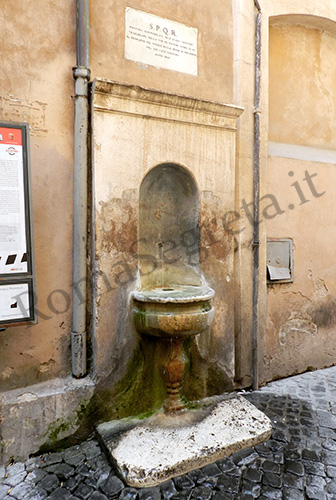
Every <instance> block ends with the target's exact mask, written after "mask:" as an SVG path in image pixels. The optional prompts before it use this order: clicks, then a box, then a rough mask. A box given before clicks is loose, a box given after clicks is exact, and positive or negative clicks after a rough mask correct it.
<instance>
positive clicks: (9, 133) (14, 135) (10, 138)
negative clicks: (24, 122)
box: [0, 127, 22, 146]
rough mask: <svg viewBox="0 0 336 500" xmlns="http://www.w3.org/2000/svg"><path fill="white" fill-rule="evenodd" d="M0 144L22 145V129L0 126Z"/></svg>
mask: <svg viewBox="0 0 336 500" xmlns="http://www.w3.org/2000/svg"><path fill="white" fill-rule="evenodd" d="M0 144H8V145H11V146H22V130H21V129H19V128H4V127H0Z"/></svg>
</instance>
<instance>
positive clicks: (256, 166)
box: [252, 0, 261, 391]
mask: <svg viewBox="0 0 336 500" xmlns="http://www.w3.org/2000/svg"><path fill="white" fill-rule="evenodd" d="M254 5H255V7H256V9H257V11H258V12H257V17H256V33H255V87H254V88H255V90H254V148H253V220H254V224H253V242H252V247H253V296H252V302H253V327H252V371H253V373H252V377H253V389H254V390H255V391H256V390H258V388H259V371H258V363H259V357H258V331H259V247H260V241H259V217H260V62H261V9H260V5H259V2H258V0H254Z"/></svg>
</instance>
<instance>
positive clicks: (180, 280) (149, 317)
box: [131, 163, 215, 413]
mask: <svg viewBox="0 0 336 500" xmlns="http://www.w3.org/2000/svg"><path fill="white" fill-rule="evenodd" d="M199 240H200V234H199V197H198V191H197V187H196V183H195V181H194V179H193V177H192V175H191V174H190V173H189V172H188V171H187V170H186V169H185V168H183V167H181V166H179V165H176V164H172V163H169V164H161V165H158V166H157V167H155V168H153V169H152V170H150V172H149V173H148V174H147V175H146V176H145V178H144V180H143V182H142V184H141V187H140V208H139V247H140V249H139V250H140V251H139V255H140V257H139V271H140V286H139V290H136V291H133V292H132V294H131V295H132V301H133V304H132V314H133V317H134V323H135V326H136V329H137V331H138V332H139V333H140V334H142V335H150V336H154V337H158V338H160V339H162V340H163V341H164V344H165V349H164V350H165V353H164V356H163V358H164V360H163V365H162V367H160V368H161V372H162V374H163V376H164V379H165V383H166V387H167V399H166V401H165V404H164V408H165V411H166V412H167V413H171V412H176V411H180V410H182V409H184V408H185V404H184V403H183V401H182V399H181V395H180V390H181V384H182V380H183V372H184V364H185V361H184V359H185V358H184V355H183V339H185V338H186V337H190V336H194V335H199V334H201V333H202V332H204V331H206V330H207V329H208V328H209V327H210V325H211V323H212V320H213V317H214V308H213V305H212V298H213V297H214V294H215V293H214V291H213V290H212V288H210V287H209V286H206V285H205V284H204V279H203V278H202V274H201V269H200V259H199ZM150 256H153V257H154V259H153V261H151V260H150V270H148V265H149V262H148V259H149V257H150ZM152 262H155V263H156V267H153V265H152Z"/></svg>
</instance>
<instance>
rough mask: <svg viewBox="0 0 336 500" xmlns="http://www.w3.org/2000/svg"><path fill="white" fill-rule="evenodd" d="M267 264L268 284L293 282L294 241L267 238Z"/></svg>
mask: <svg viewBox="0 0 336 500" xmlns="http://www.w3.org/2000/svg"><path fill="white" fill-rule="evenodd" d="M266 263H267V264H266V265H267V282H268V283H291V282H293V280H294V272H293V240H292V239H291V238H267V258H266Z"/></svg>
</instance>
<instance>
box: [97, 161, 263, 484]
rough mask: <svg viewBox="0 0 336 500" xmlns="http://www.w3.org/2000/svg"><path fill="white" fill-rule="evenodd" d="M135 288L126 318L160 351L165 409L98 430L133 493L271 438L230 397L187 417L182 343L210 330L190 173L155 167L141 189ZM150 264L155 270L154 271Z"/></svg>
mask: <svg viewBox="0 0 336 500" xmlns="http://www.w3.org/2000/svg"><path fill="white" fill-rule="evenodd" d="M138 241H139V247H140V251H139V271H140V273H139V274H140V282H139V286H138V288H137V289H136V290H134V291H132V292H131V316H132V318H133V321H134V324H135V327H136V330H137V332H138V333H139V334H140V335H144V336H149V337H153V338H154V339H157V340H158V341H159V342H161V343H162V344H163V346H164V349H163V355H162V359H161V361H160V366H159V371H160V372H161V373H162V376H163V378H164V380H165V384H166V389H167V397H166V400H165V402H164V405H163V410H162V411H159V412H157V413H156V414H154V415H153V416H152V417H150V418H148V419H146V420H145V421H143V422H140V421H139V420H138V421H137V420H136V419H126V420H124V421H119V422H109V423H106V424H101V425H100V426H99V427H98V434H99V436H100V438H101V441H102V443H103V445H104V446H105V449H106V451H107V453H108V455H109V456H110V458H111V460H112V461H113V463H114V464H115V465H116V466H117V469H118V472H119V474H120V475H121V477H122V478H123V479H124V480H125V481H126V482H127V484H129V485H130V486H137V487H144V486H154V485H156V484H158V483H161V482H163V481H165V480H167V479H168V478H170V477H172V476H175V475H179V474H182V473H185V472H188V471H189V470H192V469H194V468H198V467H200V466H203V465H206V464H208V463H210V462H213V461H215V460H217V459H219V458H222V457H223V456H225V455H226V454H230V453H232V452H234V451H237V450H238V449H240V448H241V447H244V446H249V445H253V444H257V443H259V442H260V441H262V440H264V439H265V438H267V437H269V435H270V432H271V425H270V422H269V421H268V419H267V417H265V415H263V414H262V413H261V412H259V410H257V409H256V408H255V407H253V406H252V405H251V404H250V403H248V401H246V400H245V399H244V398H240V397H238V396H235V395H231V396H224V397H223V396H222V397H217V398H210V399H209V400H207V401H203V402H198V403H197V405H196V406H197V409H194V410H190V409H189V410H187V405H186V402H185V398H183V396H182V395H181V389H182V382H183V373H184V367H185V356H184V353H183V341H184V339H186V338H188V337H192V336H197V335H202V333H204V332H206V331H207V330H208V329H209V328H210V327H211V324H212V321H213V318H214V313H215V311H214V307H213V305H212V299H213V297H214V295H215V292H214V290H213V289H212V288H211V287H209V286H207V285H206V284H205V283H204V278H203V277H202V273H201V266H200V259H199V242H200V239H199V199H198V191H197V186H196V182H195V181H194V179H193V177H192V175H191V174H190V173H189V172H188V170H187V169H186V168H184V167H181V166H180V165H177V164H174V163H164V164H160V165H158V166H156V167H155V168H153V169H152V170H150V171H149V173H148V174H147V175H146V176H145V178H144V180H143V182H142V183H141V187H140V208H139V240H138ZM153 263H154V265H153Z"/></svg>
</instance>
